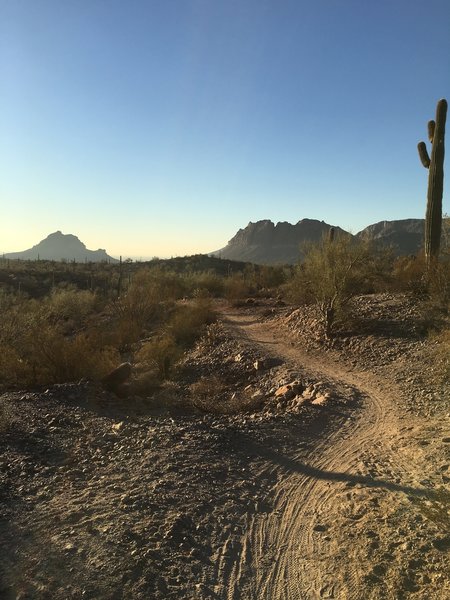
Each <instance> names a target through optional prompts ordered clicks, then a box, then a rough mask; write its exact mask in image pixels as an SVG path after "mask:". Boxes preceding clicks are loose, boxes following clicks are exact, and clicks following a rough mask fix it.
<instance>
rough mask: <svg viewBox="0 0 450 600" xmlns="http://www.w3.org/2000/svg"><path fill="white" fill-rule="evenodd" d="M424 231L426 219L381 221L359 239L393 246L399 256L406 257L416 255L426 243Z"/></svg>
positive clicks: (362, 232) (369, 227) (359, 234)
mask: <svg viewBox="0 0 450 600" xmlns="http://www.w3.org/2000/svg"><path fill="white" fill-rule="evenodd" d="M424 231H425V220H424V219H403V220H400V221H380V222H379V223H375V224H374V225H369V226H368V227H366V228H365V229H363V230H362V231H360V232H359V233H358V234H357V237H359V238H366V237H369V238H371V239H373V240H374V241H375V242H377V243H380V244H383V245H388V246H391V247H392V249H393V250H394V252H395V253H396V254H397V255H405V254H416V253H417V252H418V251H419V250H420V248H421V247H422V246H423V242H424Z"/></svg>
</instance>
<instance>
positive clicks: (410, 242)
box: [212, 219, 425, 264]
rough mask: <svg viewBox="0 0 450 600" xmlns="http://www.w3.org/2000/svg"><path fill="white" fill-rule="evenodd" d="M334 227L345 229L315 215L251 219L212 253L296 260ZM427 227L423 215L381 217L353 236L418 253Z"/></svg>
mask: <svg viewBox="0 0 450 600" xmlns="http://www.w3.org/2000/svg"><path fill="white" fill-rule="evenodd" d="M331 227H334V229H335V232H336V234H339V232H340V233H344V232H345V230H343V229H341V228H340V227H337V226H334V225H329V224H328V223H325V222H324V221H317V220H315V219H302V220H301V221H299V222H298V223H296V224H295V225H292V224H291V223H287V222H281V223H277V224H276V225H275V224H274V223H273V222H272V221H269V220H263V221H257V222H256V223H252V222H250V223H249V224H248V225H247V227H245V228H244V229H239V231H238V232H237V233H236V235H235V236H234V237H233V238H231V240H230V241H229V242H228V244H227V245H226V246H225V247H224V248H222V249H221V250H217V251H216V252H213V253H212V254H213V255H214V256H218V257H220V258H227V259H231V260H240V261H248V262H253V263H256V264H294V263H296V262H297V261H298V260H299V258H300V256H301V250H300V248H301V244H302V243H304V242H318V241H319V240H320V239H321V238H322V236H323V235H326V234H327V233H328V231H329V230H330V228H331ZM424 227H425V221H424V219H403V220H399V221H380V222H379V223H375V224H373V225H369V226H368V227H366V228H365V229H363V230H362V231H360V232H358V233H357V234H356V235H355V236H354V237H355V238H360V239H363V238H371V239H373V240H374V241H375V243H377V244H380V245H387V246H390V247H391V248H392V250H393V252H394V253H395V254H396V255H397V256H400V255H408V254H416V253H417V252H418V251H419V250H420V248H421V247H422V245H423V236H424ZM345 233H346V234H347V235H352V234H350V233H348V232H345Z"/></svg>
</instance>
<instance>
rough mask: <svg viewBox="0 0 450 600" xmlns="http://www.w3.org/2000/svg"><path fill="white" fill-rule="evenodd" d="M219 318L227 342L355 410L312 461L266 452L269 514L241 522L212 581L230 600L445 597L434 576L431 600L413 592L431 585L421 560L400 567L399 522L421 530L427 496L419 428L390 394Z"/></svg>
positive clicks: (257, 324)
mask: <svg viewBox="0 0 450 600" xmlns="http://www.w3.org/2000/svg"><path fill="white" fill-rule="evenodd" d="M223 317H224V319H225V322H226V324H227V326H228V327H229V328H231V329H232V330H233V331H234V334H235V335H237V336H240V337H241V338H242V339H244V340H245V339H246V340H248V341H249V342H250V343H251V344H256V345H258V346H260V347H263V348H264V350H265V352H266V353H268V354H269V355H272V356H277V357H280V358H283V359H284V360H285V361H286V363H287V364H288V365H290V366H291V367H292V369H293V370H296V371H297V372H303V373H307V374H308V375H309V376H311V375H312V376H314V377H315V378H316V380H320V381H326V382H327V383H328V384H330V385H331V386H333V387H334V388H335V389H337V390H341V391H342V390H345V389H347V390H349V393H350V394H353V397H356V398H357V400H358V405H359V410H357V411H354V412H353V413H349V414H347V415H346V419H345V421H342V420H341V422H340V423H339V424H338V423H336V427H335V428H332V429H331V431H326V432H324V434H323V435H322V436H321V437H319V438H318V439H317V443H316V445H315V447H314V450H313V451H307V452H306V453H305V449H304V448H302V446H301V444H300V447H299V449H298V450H297V451H295V452H294V454H293V455H291V456H289V457H283V458H281V459H280V457H279V456H276V453H274V452H273V451H270V450H267V461H266V463H265V465H264V467H263V468H262V470H263V471H264V469H268V470H271V471H273V470H276V471H277V472H278V476H279V479H278V481H277V483H276V484H275V485H274V487H273V489H272V494H273V498H274V504H275V506H274V510H273V511H271V512H268V513H262V514H261V513H259V514H258V513H257V514H253V515H251V516H249V518H248V519H247V523H246V527H245V529H244V533H243V535H242V539H241V540H240V542H239V543H237V544H236V543H235V548H234V551H230V549H229V548H228V547H226V548H225V549H224V552H223V555H222V564H221V567H220V573H221V574H222V576H223V577H225V579H226V581H225V582H224V587H225V589H228V599H229V600H238V599H239V598H248V599H250V598H252V599H253V598H254V599H255V600H256V599H257V598H258V599H261V598H267V599H269V598H270V599H272V600H276V599H280V600H281V599H286V600H287V599H289V600H296V599H299V600H300V599H301V600H303V599H304V600H312V599H316V598H317V599H319V598H335V599H339V600H341V599H348V600H355V599H359V598H361V599H362V598H366V599H370V598H373V599H375V598H380V597H385V598H406V597H408V594H409V593H410V592H411V593H414V597H415V598H417V597H419V598H421V597H422V595H421V593H420V592H422V593H423V594H424V595H423V597H424V598H425V597H431V598H434V597H436V598H445V597H447V593H448V591H447V592H446V591H445V590H446V589H447V590H448V588H445V584H443V583H442V582H440V576H439V575H436V581H435V583H436V591H435V592H433V591H432V589H431V588H430V587H428V591H427V590H426V586H425V587H423V586H422V585H421V582H425V583H433V579H432V578H431V577H430V576H429V575H426V574H425V576H424V574H423V573H420V572H419V571H421V570H422V571H423V572H428V573H429V571H427V565H426V560H424V559H423V558H419V559H418V560H417V561H416V562H417V564H412V561H411V560H410V561H409V562H408V561H407V560H406V561H405V551H406V550H407V549H408V546H407V544H406V545H404V547H403V546H402V543H405V538H402V533H403V534H407V531H406V530H407V528H408V525H406V521H408V519H409V520H410V521H411V527H414V520H415V521H420V518H417V515H412V514H410V513H409V512H408V511H409V507H410V506H411V503H413V502H414V501H420V500H418V499H420V498H430V496H429V490H427V488H426V487H424V485H423V484H422V483H421V480H422V479H423V477H424V473H425V472H426V471H424V468H425V469H426V467H424V461H423V456H422V455H421V453H420V451H419V452H417V440H415V439H414V436H415V432H416V429H417V427H418V424H417V422H415V420H414V419H413V418H412V417H409V416H406V415H405V414H399V411H398V409H397V404H398V395H399V393H400V392H399V390H396V388H395V385H394V384H393V383H392V382H389V383H388V386H383V385H382V383H381V382H380V381H377V380H376V378H375V376H373V375H371V374H369V373H367V372H366V373H364V372H357V371H353V370H349V369H348V368H346V367H345V366H343V365H342V364H337V363H336V362H333V361H332V360H331V359H330V358H329V357H327V356H321V357H320V356H312V355H310V354H305V353H304V352H302V350H301V348H300V347H299V346H294V345H293V344H292V343H291V342H290V341H289V339H286V337H284V339H283V332H281V331H280V330H279V329H277V328H276V327H275V326H274V325H272V326H270V325H268V324H267V322H261V321H258V320H255V317H254V315H249V314H245V313H243V312H242V311H237V310H234V311H233V310H232V309H228V310H227V311H226V313H225V314H224V315H223ZM386 388H387V389H386ZM262 452H263V453H264V451H263V450H262ZM405 511H406V513H407V514H405ZM405 519H406V521H405ZM402 523H403V525H404V530H402ZM416 524H417V523H416ZM394 538H395V539H394ZM397 538H398V539H397ZM402 540H403V541H402ZM227 544H228V542H227V541H226V542H225V546H227ZM439 582H440V583H439ZM441 586H442V587H441ZM432 587H434V586H432ZM433 593H434V594H435V595H433ZM441 594H442V595H441ZM221 597H222V596H221ZM224 597H225V596H224Z"/></svg>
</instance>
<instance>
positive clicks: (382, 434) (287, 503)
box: [0, 297, 450, 600]
mask: <svg viewBox="0 0 450 600" xmlns="http://www.w3.org/2000/svg"><path fill="white" fill-rule="evenodd" d="M391 300H392V299H390V298H388V297H384V298H382V299H381V300H380V299H376V298H374V299H373V300H372V302H374V303H375V305H374V307H372V308H374V309H376V310H379V311H381V312H382V311H383V310H384V311H387V312H388V313H389V318H390V320H391V323H393V322H394V321H395V322H396V323H397V325H398V323H399V322H400V321H401V322H402V323H401V324H400V325H402V327H403V329H404V330H405V331H407V332H408V334H407V335H397V334H396V335H391V336H389V335H386V332H381V333H380V332H378V333H374V331H372V330H371V331H369V332H368V333H367V334H366V335H364V336H360V337H359V338H358V339H357V340H356V341H355V338H354V337H350V336H347V337H346V338H345V337H342V338H340V339H339V340H337V341H336V342H335V343H334V344H333V347H327V346H326V345H324V344H323V343H322V342H321V341H320V339H317V338H316V336H315V334H314V323H315V321H314V319H313V318H311V315H308V314H307V312H304V311H303V312H302V311H293V309H289V307H282V306H278V305H276V304H275V303H270V302H269V303H264V304H262V305H259V304H258V303H255V304H249V305H245V306H243V307H241V308H230V307H226V306H222V307H221V309H220V310H221V315H222V324H219V325H217V326H213V327H212V328H211V329H210V331H209V335H208V336H207V338H206V339H205V340H203V342H202V343H200V344H199V345H198V347H197V348H196V349H195V350H194V351H193V352H192V353H191V354H190V355H189V357H187V359H186V361H185V362H184V364H183V365H182V367H181V368H180V372H179V377H178V379H177V382H176V383H172V384H167V385H166V386H165V388H164V389H163V390H162V391H161V392H160V393H159V394H158V395H157V396H156V397H152V398H149V399H147V398H130V399H127V400H126V401H119V400H118V399H116V398H115V397H113V396H112V395H110V394H107V393H105V392H102V391H101V390H99V389H98V388H96V387H95V386H93V385H91V384H89V383H87V382H80V384H77V385H75V384H74V385H63V386H54V387H52V388H50V389H49V390H46V391H43V392H42V393H38V392H36V393H9V394H4V395H3V396H2V397H1V406H2V411H3V416H2V422H3V432H2V436H1V446H2V458H1V461H2V462H1V469H2V470H1V475H2V479H1V487H0V494H1V496H0V498H1V514H0V544H1V547H0V555H1V556H2V558H1V559H0V569H1V570H0V573H1V577H2V582H1V584H0V597H1V598H5V599H12V598H20V599H25V598H49V599H50V598H52V599H53V598H55V599H59V598H61V599H63V598H64V599H65V598H83V599H84V598H92V599H109V598H111V599H113V598H117V599H119V598H138V599H141V598H142V599H143V598H146V599H147V598H155V599H166V598H167V599H172V598H173V599H175V598H177V599H182V598H183V599H227V600H230V599H233V600H237V599H243V600H247V599H248V600H250V599H252V600H253V599H254V600H257V599H262V598H264V599H268V600H269V599H270V600H272V599H273V600H277V599H299V600H303V599H304V600H313V599H319V598H334V599H339V600H340V599H348V600H359V599H361V600H363V599H381V598H383V599H384V598H386V599H392V600H394V599H403V598H413V599H425V598H427V599H446V598H448V597H449V596H450V582H449V561H448V551H449V548H450V536H449V534H448V523H449V521H448V506H449V505H448V500H449V496H450V494H449V488H448V483H449V481H450V472H449V470H450V468H449V462H450V461H449V457H448V449H449V446H450V431H449V427H448V414H449V404H448V394H447V392H448V387H446V386H445V385H444V386H442V385H441V386H439V385H436V386H434V387H433V386H430V385H425V384H424V379H423V377H421V375H420V374H421V369H422V370H423V368H424V366H425V365H427V364H428V362H429V361H430V360H432V358H430V357H432V354H430V353H429V350H430V349H429V346H428V344H427V343H426V342H424V339H423V337H422V336H421V335H420V334H419V333H417V335H416V334H415V333H414V332H413V331H412V330H411V327H410V324H409V323H408V320H407V319H408V314H410V316H411V319H413V317H414V315H413V314H412V313H408V311H405V302H402V304H401V306H397V309H396V307H395V306H394V305H392V302H391ZM410 309H411V311H413V307H412V306H411V307H410ZM362 312H363V310H362ZM372 313H373V311H372ZM413 320H414V319H413ZM397 321H398V322H397ZM400 325H399V327H400ZM400 329H401V327H400ZM396 331H397V333H398V330H397V329H396ZM427 361H428V362H427ZM199 381H200V382H203V384H204V385H203V386H201V385H200V386H199V385H198V382H199ZM196 383H197V386H196ZM283 386H287V387H283ZM280 388H281V389H280ZM202 390H203V391H202ZM282 392H283V393H282ZM202 394H203V396H202ZM192 404H194V405H195V406H196V407H197V409H196V410H193V409H192V408H188V407H189V406H192ZM239 405H241V406H246V412H245V413H244V414H221V413H232V412H233V410H234V408H236V406H239ZM205 410H208V411H213V412H212V413H211V412H209V413H206V412H205Z"/></svg>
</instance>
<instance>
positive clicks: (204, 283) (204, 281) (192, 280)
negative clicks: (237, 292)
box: [184, 271, 224, 298]
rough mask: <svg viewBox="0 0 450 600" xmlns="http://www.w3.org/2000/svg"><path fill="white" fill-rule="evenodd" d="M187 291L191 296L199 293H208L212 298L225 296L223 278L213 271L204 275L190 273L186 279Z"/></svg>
mask: <svg viewBox="0 0 450 600" xmlns="http://www.w3.org/2000/svg"><path fill="white" fill-rule="evenodd" d="M184 281H185V285H186V291H187V293H188V294H189V296H195V295H198V292H199V291H200V292H207V293H208V295H210V296H212V297H215V298H217V297H219V296H222V294H223V281H224V280H223V277H219V275H217V274H216V273H213V272H212V271H206V272H202V273H189V274H188V275H186V276H185V278H184Z"/></svg>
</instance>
